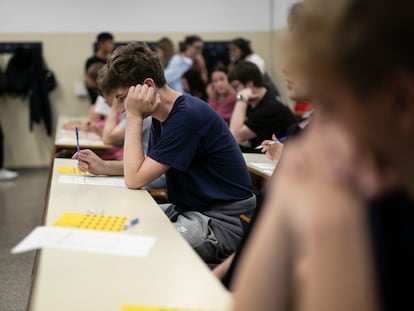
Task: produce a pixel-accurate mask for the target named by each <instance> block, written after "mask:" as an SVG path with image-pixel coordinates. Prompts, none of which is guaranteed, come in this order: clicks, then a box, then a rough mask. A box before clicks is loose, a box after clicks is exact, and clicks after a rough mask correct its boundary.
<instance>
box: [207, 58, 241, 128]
mask: <svg viewBox="0 0 414 311" xmlns="http://www.w3.org/2000/svg"><path fill="white" fill-rule="evenodd" d="M207 93H208V94H207V95H208V99H207V102H208V104H209V105H210V106H211V108H213V109H214V110H215V111H216V112H217V113H218V114H219V115H220V116H221V117H222V118H223V120H224V121H226V123H227V124H229V122H230V118H231V115H232V114H233V109H234V105H235V104H236V92H235V90H234V89H233V87H232V86H231V84H230V83H229V80H228V76H227V68H226V67H224V66H217V67H216V68H214V69H213V71H212V72H211V84H210V85H208V87H207Z"/></svg>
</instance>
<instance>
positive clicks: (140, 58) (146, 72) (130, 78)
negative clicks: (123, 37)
mask: <svg viewBox="0 0 414 311" xmlns="http://www.w3.org/2000/svg"><path fill="white" fill-rule="evenodd" d="M147 78H151V79H153V80H154V83H155V85H156V87H159V88H161V87H163V86H164V85H165V84H166V80H165V76H164V70H163V68H162V65H161V63H160V61H159V59H158V57H157V55H156V54H155V53H154V52H153V51H152V50H151V49H150V48H149V47H148V46H147V44H145V43H143V42H131V43H129V44H128V45H125V46H121V47H119V48H117V49H116V50H115V52H114V53H113V55H112V56H111V58H110V59H109V60H108V62H107V63H106V64H105V65H104V66H103V67H102V68H101V70H100V71H99V75H98V79H97V88H98V91H99V92H100V94H102V95H103V96H110V95H111V93H112V92H113V90H114V89H116V88H118V87H130V86H133V85H137V84H142V83H143V82H144V80H145V79H147Z"/></svg>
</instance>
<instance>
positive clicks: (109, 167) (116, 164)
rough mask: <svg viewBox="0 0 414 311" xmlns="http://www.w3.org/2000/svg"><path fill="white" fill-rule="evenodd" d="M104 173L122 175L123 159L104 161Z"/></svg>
mask: <svg viewBox="0 0 414 311" xmlns="http://www.w3.org/2000/svg"><path fill="white" fill-rule="evenodd" d="M104 170H105V172H104V174H105V175H110V176H122V175H124V161H105V168H104Z"/></svg>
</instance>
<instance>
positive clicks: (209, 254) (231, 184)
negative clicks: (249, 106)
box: [74, 42, 256, 263]
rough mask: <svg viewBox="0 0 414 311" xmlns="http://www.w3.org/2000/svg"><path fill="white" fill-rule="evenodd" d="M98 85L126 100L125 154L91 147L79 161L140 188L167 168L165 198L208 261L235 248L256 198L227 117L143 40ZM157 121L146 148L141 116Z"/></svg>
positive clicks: (117, 58)
mask: <svg viewBox="0 0 414 311" xmlns="http://www.w3.org/2000/svg"><path fill="white" fill-rule="evenodd" d="M98 88H99V89H100V91H101V92H102V94H103V95H104V96H107V97H109V96H113V97H114V98H115V99H116V100H118V102H119V103H124V104H125V110H126V121H127V122H126V124H127V125H126V132H125V145H124V161H103V160H102V159H100V158H99V157H98V156H97V155H96V154H94V153H93V152H92V151H90V150H82V151H80V152H79V153H77V154H75V155H74V158H79V159H80V162H79V168H80V169H81V170H82V171H90V172H91V173H95V174H107V175H120V174H124V175H125V183H126V185H127V186H128V187H129V188H134V189H135V188H141V187H143V186H145V185H146V184H148V183H149V182H151V181H152V180H154V179H155V178H157V177H158V176H160V175H162V174H164V173H165V174H166V179H167V190H168V198H169V200H170V202H171V204H169V205H166V206H162V208H163V209H164V211H165V213H166V214H167V216H168V217H169V218H170V220H171V221H172V222H173V223H174V225H175V226H176V228H177V230H178V231H179V232H180V233H181V234H182V235H183V236H184V238H185V239H186V240H187V241H188V242H189V243H190V245H191V246H192V247H193V248H194V249H195V250H196V252H197V253H198V254H199V255H200V256H201V257H202V258H203V259H204V260H205V261H206V262H208V263H218V262H221V261H222V260H223V259H225V258H226V257H227V256H228V255H230V254H231V253H233V252H234V251H235V249H236V247H237V245H238V243H239V242H240V240H241V238H242V235H243V231H242V227H241V224H240V220H239V216H240V214H246V213H247V214H248V215H250V214H251V213H252V211H253V209H254V208H255V205H256V198H255V196H254V194H253V191H252V186H251V182H250V177H249V173H248V170H247V167H246V164H245V161H244V159H243V156H242V154H241V152H240V149H239V147H238V145H237V143H236V141H235V140H234V139H233V136H232V135H231V133H230V131H229V129H228V127H227V125H226V123H225V122H224V121H223V120H222V118H221V117H220V116H219V115H218V114H217V113H216V112H214V111H213V110H212V109H211V108H210V107H209V106H208V104H207V103H205V102H203V101H201V100H198V99H196V98H194V97H192V96H190V95H183V94H181V93H179V92H176V91H174V90H173V89H171V88H170V87H169V86H168V85H167V84H166V81H165V77H164V73H163V69H162V66H161V64H160V62H159V60H158V58H157V57H156V55H155V54H154V53H153V52H152V51H151V50H150V49H149V48H148V47H147V46H146V45H145V44H143V43H138V42H133V43H130V44H128V45H127V46H124V47H120V48H118V49H117V50H116V51H115V52H114V54H113V56H112V57H111V58H110V59H109V60H108V63H107V64H106V65H105V66H104V67H103V69H102V70H101V71H100V75H99V78H98ZM148 115H151V116H152V117H153V124H152V128H151V136H150V142H149V148H148V154H147V156H145V155H144V151H143V147H142V122H143V119H144V118H145V117H146V116H148Z"/></svg>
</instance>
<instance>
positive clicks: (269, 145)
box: [255, 134, 286, 161]
mask: <svg viewBox="0 0 414 311" xmlns="http://www.w3.org/2000/svg"><path fill="white" fill-rule="evenodd" d="M285 139H286V137H281V138H279V139H278V138H277V137H276V135H275V134H273V135H272V140H265V141H263V142H262V144H261V145H260V146H257V147H256V148H255V149H256V150H259V149H261V152H262V153H266V155H267V157H268V158H269V159H270V160H272V161H279V159H280V157H281V156H282V151H283V143H282V142H283V141H285Z"/></svg>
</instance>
